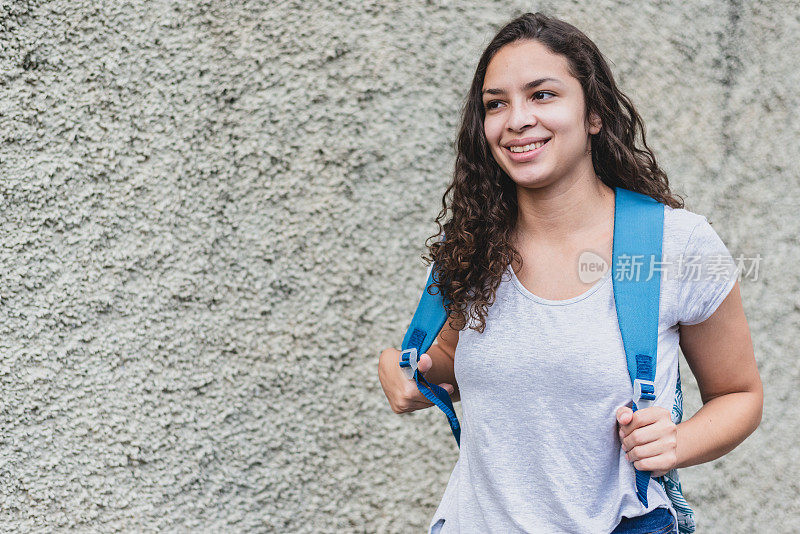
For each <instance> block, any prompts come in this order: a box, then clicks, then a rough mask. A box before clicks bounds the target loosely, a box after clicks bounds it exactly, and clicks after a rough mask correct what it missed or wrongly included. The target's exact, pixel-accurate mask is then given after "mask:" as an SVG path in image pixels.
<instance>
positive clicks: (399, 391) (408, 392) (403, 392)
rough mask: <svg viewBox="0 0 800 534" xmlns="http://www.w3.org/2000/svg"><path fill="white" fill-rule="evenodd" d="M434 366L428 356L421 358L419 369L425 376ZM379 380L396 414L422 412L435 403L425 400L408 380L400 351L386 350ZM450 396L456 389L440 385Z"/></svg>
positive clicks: (424, 355) (383, 353)
mask: <svg viewBox="0 0 800 534" xmlns="http://www.w3.org/2000/svg"><path fill="white" fill-rule="evenodd" d="M431 365H433V360H431V357H430V356H428V355H427V354H423V355H422V356H420V358H419V364H417V368H418V369H419V372H420V373H422V375H423V376H424V375H425V373H426V372H428V370H429V369H430V368H431ZM378 378H379V379H380V381H381V387H383V393H384V394H385V395H386V398H387V399H389V406H391V407H392V411H393V412H394V413H407V412H413V411H415V410H422V409H423V408H428V407H430V406H433V403H432V402H430V401H429V400H428V399H426V398H425V395H423V394H422V392H420V390H419V389H418V388H417V383H416V382H415V381H414V380H409V379H408V378H406V375H405V373H404V372H403V369H402V368H401V367H400V351H399V350H397V349H395V348H388V349H384V351H383V352H381V355H380V358H378ZM438 385H439V386H440V387H442V388H444V389H445V390H446V391H447V393H449V394H450V395H452V394H453V391H454V388H453V386H452V385H450V384H438Z"/></svg>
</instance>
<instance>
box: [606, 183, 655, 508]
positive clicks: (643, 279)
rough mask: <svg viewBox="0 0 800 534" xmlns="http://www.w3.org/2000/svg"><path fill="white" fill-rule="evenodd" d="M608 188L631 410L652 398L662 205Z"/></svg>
mask: <svg viewBox="0 0 800 534" xmlns="http://www.w3.org/2000/svg"><path fill="white" fill-rule="evenodd" d="M614 192H615V207H614V242H613V258H612V266H611V269H612V281H613V285H614V301H615V305H616V308H617V320H618V321H619V329H620V332H621V333H622V343H623V344H624V346H625V357H626V358H627V361H628V373H629V374H630V377H631V383H632V384H633V406H632V409H633V411H634V412H635V411H637V410H639V409H640V408H648V407H650V406H651V405H652V403H653V401H655V399H656V395H655V393H656V392H655V376H656V362H657V353H656V351H657V347H658V307H659V296H660V292H661V271H660V266H661V246H662V241H663V236H664V205H663V204H661V203H659V202H657V201H656V200H655V199H653V198H650V197H649V196H647V195H643V194H641V193H636V192H634V191H630V190H628V189H623V188H621V187H616V188H614ZM634 470H635V471H636V494H637V496H638V497H639V501H640V502H641V503H642V504H643V505H644V506H645V507H647V487H648V485H649V483H650V471H639V470H638V469H635V468H634Z"/></svg>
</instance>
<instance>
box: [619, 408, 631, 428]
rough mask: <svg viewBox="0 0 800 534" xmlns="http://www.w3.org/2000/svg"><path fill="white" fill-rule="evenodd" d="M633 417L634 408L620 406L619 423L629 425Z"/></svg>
mask: <svg viewBox="0 0 800 534" xmlns="http://www.w3.org/2000/svg"><path fill="white" fill-rule="evenodd" d="M632 417H633V410H631V409H630V408H628V407H627V406H620V407H619V408H618V409H617V423H619V424H620V425H627V424H629V423H630V422H631V418H632Z"/></svg>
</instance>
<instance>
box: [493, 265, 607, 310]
mask: <svg viewBox="0 0 800 534" xmlns="http://www.w3.org/2000/svg"><path fill="white" fill-rule="evenodd" d="M506 269H507V270H508V271H509V272H510V273H511V281H512V282H513V284H514V286H515V287H516V288H517V289H518V290H519V292H520V293H522V294H523V295H524V296H525V297H527V298H529V299H530V300H533V301H536V302H538V303H540V304H545V305H547V306H564V305H566V304H574V303H575V302H579V301H581V300H583V299H585V298H588V297H589V296H591V295H592V294H593V293H595V292H596V291H597V290H598V289H600V288H601V287H602V286H603V285H605V283H606V282H607V281H608V280H610V279H611V268H609V269H608V270H607V271H606V272H605V274H603V276H602V277H601V278H600V279H599V280H597V281H596V282H595V283H594V284H593V285H592V287H590V288H589V289H587V290H586V291H584V292H583V293H581V294H580V295H577V296H574V297H572V298H568V299H565V300H551V299H546V298H543V297H540V296H538V295H534V294H533V293H531V292H530V291H528V289H527V288H526V287H525V286H524V285H522V282H520V281H519V279H518V278H517V275H516V273H515V272H514V269H512V268H511V265H510V264H509V265H508V266H507V267H506Z"/></svg>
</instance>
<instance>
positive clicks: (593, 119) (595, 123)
mask: <svg viewBox="0 0 800 534" xmlns="http://www.w3.org/2000/svg"><path fill="white" fill-rule="evenodd" d="M602 126H603V121H601V120H600V115H598V114H597V113H592V114H591V115H589V133H590V134H591V135H594V134H596V133H599V132H600V128H602Z"/></svg>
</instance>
